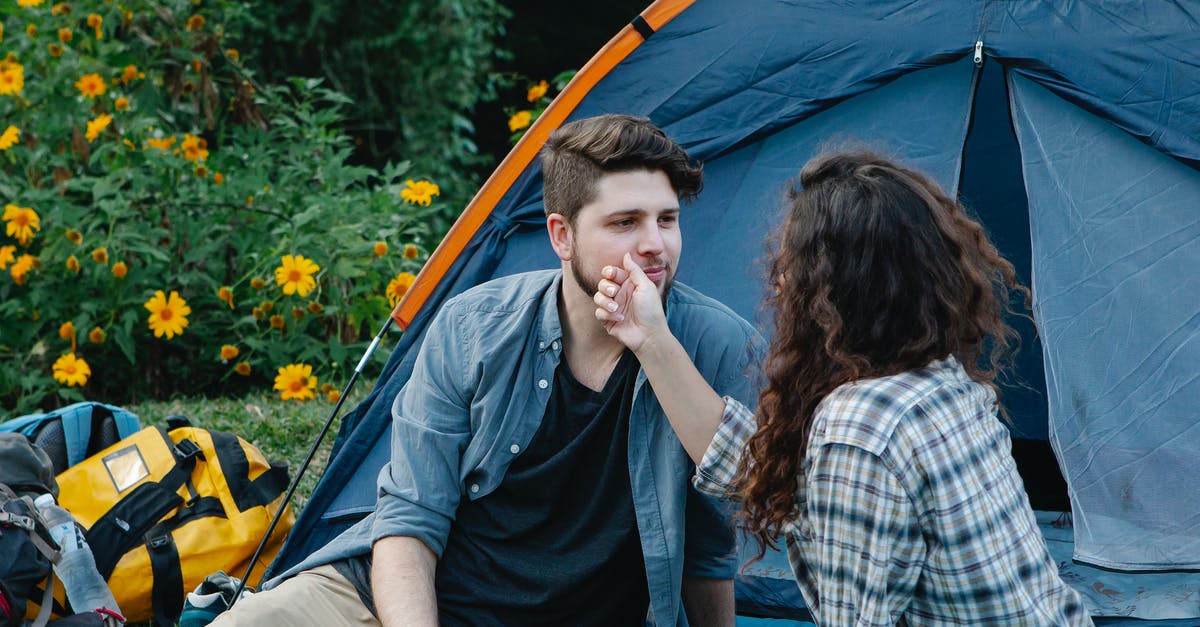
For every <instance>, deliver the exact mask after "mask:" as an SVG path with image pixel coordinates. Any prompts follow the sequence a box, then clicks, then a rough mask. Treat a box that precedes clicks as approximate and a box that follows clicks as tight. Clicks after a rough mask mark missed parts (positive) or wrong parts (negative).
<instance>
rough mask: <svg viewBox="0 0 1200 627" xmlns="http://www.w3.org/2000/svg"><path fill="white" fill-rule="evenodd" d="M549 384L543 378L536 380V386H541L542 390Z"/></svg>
mask: <svg viewBox="0 0 1200 627" xmlns="http://www.w3.org/2000/svg"><path fill="white" fill-rule="evenodd" d="M549 385H550V384H549V383H547V382H546V380H545V379H541V380H539V381H538V387H540V388H542V389H543V390H544V389H546V387H547V386H549Z"/></svg>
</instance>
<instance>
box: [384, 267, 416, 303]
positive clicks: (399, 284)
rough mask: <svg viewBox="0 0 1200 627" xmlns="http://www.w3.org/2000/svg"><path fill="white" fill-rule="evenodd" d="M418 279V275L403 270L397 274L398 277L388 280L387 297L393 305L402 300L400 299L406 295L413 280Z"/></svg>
mask: <svg viewBox="0 0 1200 627" xmlns="http://www.w3.org/2000/svg"><path fill="white" fill-rule="evenodd" d="M416 279H417V277H416V276H415V275H413V273H411V272H401V273H400V274H397V275H396V278H394V279H392V280H391V281H390V282H388V286H387V297H388V302H389V303H391V304H392V307H395V306H396V304H397V303H399V302H400V299H401V298H403V297H404V295H405V294H406V293H407V292H408V288H410V287H412V284H413V281H415V280H416Z"/></svg>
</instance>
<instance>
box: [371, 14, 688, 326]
mask: <svg viewBox="0 0 1200 627" xmlns="http://www.w3.org/2000/svg"><path fill="white" fill-rule="evenodd" d="M694 1H695V0H658V1H656V2H654V3H653V4H651V5H650V6H649V7H647V8H646V10H644V11H642V13H641V16H642V19H644V20H646V23H647V24H648V25H650V27H651V28H653V29H654V30H656V31H657V30H658V29H659V28H661V27H662V26H663V25H665V24H666V23H667V22H670V21H671V20H672V19H674V18H675V16H677V15H679V14H680V13H682V12H683V11H684V9H686V8H687V7H689V6H691V4H692V3H693V2H694ZM642 41H644V39H643V38H642V36H641V34H639V33H638V32H637V30H635V29H634V28H633V26H632V25H629V24H627V25H625V27H624V28H622V29H621V31H620V32H619V33H617V35H616V37H613V38H612V39H611V40H610V41H609V42H608V43H607V44H605V46H604V47H603V48H601V49H600V51H599V52H597V53H596V55H595V56H593V57H592V59H591V60H590V61H588V62H587V64H586V65H584V66H583V69H581V70H580V71H579V72H578V73H577V74H576V75H575V77H574V78H572V79H571V82H570V83H568V84H567V86H566V87H565V88H564V89H563V91H562V93H561V94H559V95H558V97H557V98H555V99H554V101H553V102H551V103H550V106H549V107H547V108H546V110H545V111H544V112H542V115H540V116H538V119H537V121H536V122H534V124H533V126H532V127H530V129H529V130H528V131H526V132H525V135H524V136H523V137H521V140H520V141H518V142H517V145H516V146H514V147H513V149H512V151H510V152H509V153H508V156H506V157H505V158H504V161H502V162H501V163H500V167H498V168H496V171H495V172H493V173H492V175H491V176H490V177H488V180H487V182H485V183H484V184H483V187H481V188H480V189H479V191H478V192H477V193H476V194H475V197H474V198H472V199H471V202H470V203H469V204H467V208H466V209H465V210H464V211H463V212H462V215H460V216H459V217H458V220H457V221H455V223H454V226H452V227H450V231H449V232H448V233H446V237H445V238H444V239H443V240H442V243H441V244H439V245H438V247H437V249H436V250H434V251H433V254H432V255H430V257H429V261H427V262H426V263H425V266H424V267H423V268H421V272H420V273H419V274H418V275H417V278H416V280H415V281H413V284H412V286H411V287H409V289H408V292H407V293H405V295H404V297H403V298H402V299H401V300H400V302H399V303H398V304H397V305H396V308H395V309H393V310H392V314H391V315H392V319H393V320H395V321H396V324H398V325H400V328H401V329H407V328H408V325H409V323H410V322H412V320H413V318H414V317H415V316H416V315H417V312H419V311H420V309H421V307H422V306H423V305H424V304H425V301H426V300H427V299H428V298H429V295H430V294H432V293H433V289H434V288H435V287H437V285H438V283H440V282H441V280H442V278H443V277H444V276H445V275H446V272H448V271H449V270H450V266H451V265H452V264H453V263H454V261H455V260H456V259H458V256H459V255H460V254H461V253H462V251H463V250H464V249H465V248H466V247H467V244H468V243H469V242H470V241H471V238H473V237H475V233H476V232H477V231H478V230H479V227H480V226H482V225H483V222H484V221H485V220H486V219H487V217H488V216H489V215H491V213H492V210H493V209H495V207H496V203H498V202H500V199H501V198H503V197H504V194H505V193H506V192H508V190H509V188H510V187H512V184H513V182H515V181H516V180H517V177H518V176H520V175H521V173H522V172H524V171H525V168H526V167H528V166H529V164H530V163H531V162H532V161H533V159H534V158H536V157H537V153H538V151H539V150H541V148H542V145H543V144H544V143H545V142H546V138H548V137H549V136H550V133H551V132H552V131H553V130H554V129H556V128H558V127H559V126H560V125H562V123H563V121H564V120H566V119H567V117H568V116H570V115H571V112H573V111H574V110H575V107H577V106H578V105H579V103H580V101H582V100H583V98H584V96H586V95H587V94H588V93H589V92H590V91H591V90H592V88H593V87H595V86H596V83H598V82H600V80H601V79H603V78H604V77H605V76H607V75H608V73H609V72H610V71H611V70H612V69H613V68H614V67H616V65H617V64H618V63H620V62H621V61H623V60H625V57H627V56H629V53H631V52H633V51H634V50H635V49H636V48H637V47H638V46H640V45H641V44H642Z"/></svg>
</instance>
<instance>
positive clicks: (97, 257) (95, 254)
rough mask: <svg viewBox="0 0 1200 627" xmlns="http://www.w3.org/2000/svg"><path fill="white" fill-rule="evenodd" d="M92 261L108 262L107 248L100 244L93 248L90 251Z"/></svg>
mask: <svg viewBox="0 0 1200 627" xmlns="http://www.w3.org/2000/svg"><path fill="white" fill-rule="evenodd" d="M92 261H95V262H96V263H103V264H107V263H108V249H107V248H105V247H104V246H101V247H99V248H97V249H95V250H93V251H92Z"/></svg>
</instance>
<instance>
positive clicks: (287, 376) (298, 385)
mask: <svg viewBox="0 0 1200 627" xmlns="http://www.w3.org/2000/svg"><path fill="white" fill-rule="evenodd" d="M317 383H318V382H317V378H316V377H314V376H312V366H310V365H308V364H288V365H286V366H283V367H281V368H280V369H279V374H278V375H276V376H275V389H276V390H279V398H281V399H283V400H285V401H286V400H289V399H293V398H294V399H296V400H298V401H306V400H309V399H311V398H315V395H314V394H313V390H315V389H317Z"/></svg>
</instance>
